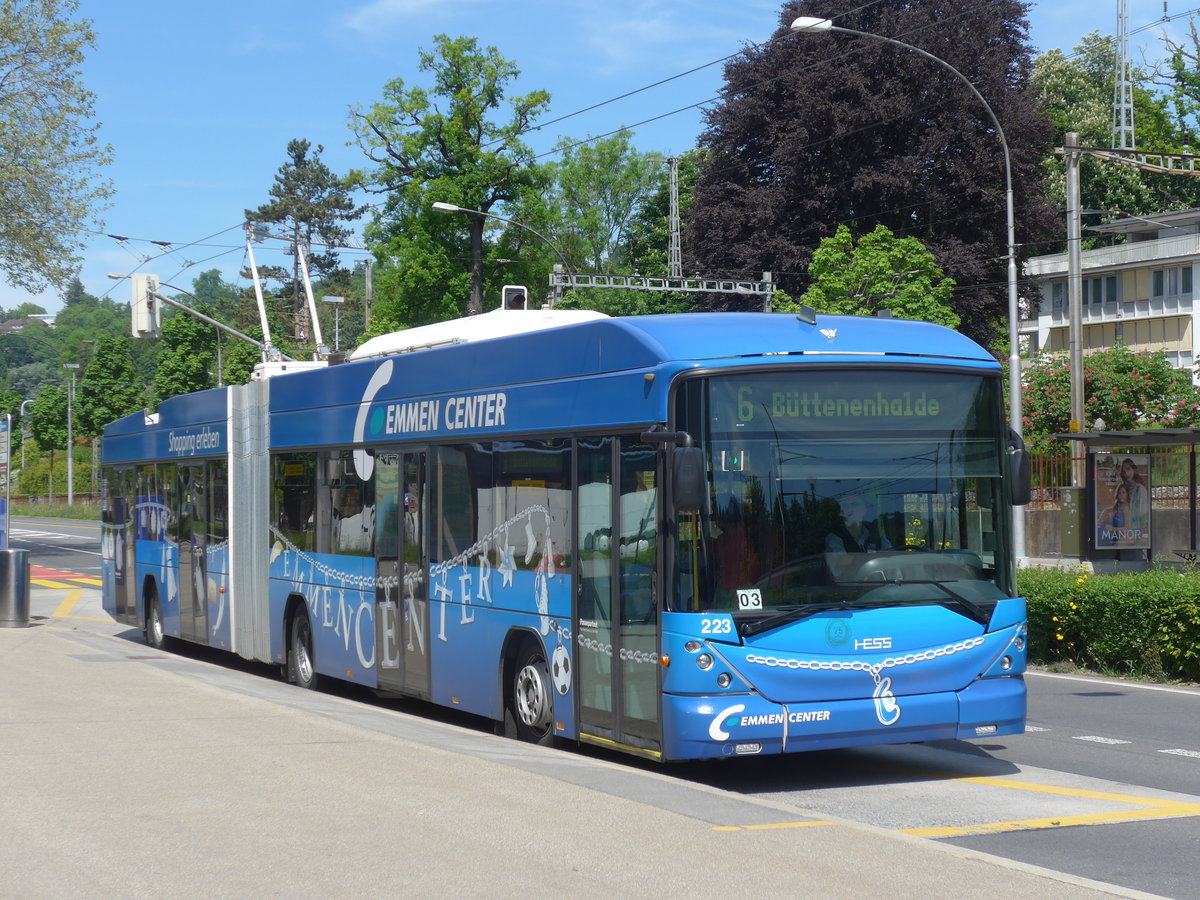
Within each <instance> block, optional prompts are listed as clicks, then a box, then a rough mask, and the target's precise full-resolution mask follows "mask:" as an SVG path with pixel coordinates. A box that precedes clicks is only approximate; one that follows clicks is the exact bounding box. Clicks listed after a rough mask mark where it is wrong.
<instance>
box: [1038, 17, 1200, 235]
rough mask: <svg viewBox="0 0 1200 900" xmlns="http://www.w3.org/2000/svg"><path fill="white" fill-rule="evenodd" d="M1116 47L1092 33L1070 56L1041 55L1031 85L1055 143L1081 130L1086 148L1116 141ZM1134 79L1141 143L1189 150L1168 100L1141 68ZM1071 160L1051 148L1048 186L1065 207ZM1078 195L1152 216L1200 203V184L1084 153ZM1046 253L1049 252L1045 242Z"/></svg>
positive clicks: (1087, 205) (1092, 205) (1104, 206)
mask: <svg viewBox="0 0 1200 900" xmlns="http://www.w3.org/2000/svg"><path fill="white" fill-rule="evenodd" d="M1115 48H1116V45H1115V42H1114V41H1113V39H1112V37H1110V36H1108V35H1100V34H1098V33H1097V32H1092V33H1091V34H1088V35H1085V36H1084V37H1083V39H1082V40H1081V41H1080V42H1079V44H1078V45H1077V46H1076V47H1075V50H1074V52H1073V53H1072V54H1071V55H1070V56H1069V57H1068V56H1064V54H1063V53H1062V51H1061V50H1050V51H1048V52H1046V53H1043V54H1042V55H1041V56H1039V57H1038V58H1037V60H1036V62H1035V64H1034V72H1033V78H1032V84H1033V87H1034V89H1035V90H1036V91H1037V93H1038V96H1039V97H1040V98H1041V101H1042V109H1043V110H1044V111H1045V113H1046V117H1047V118H1048V119H1049V120H1050V122H1051V123H1052V124H1053V125H1054V129H1055V145H1056V146H1062V143H1063V137H1064V135H1065V134H1066V133H1067V132H1069V131H1074V132H1076V133H1078V134H1079V138H1080V142H1081V143H1082V145H1083V146H1085V147H1108V146H1110V144H1111V140H1112V109H1113V107H1112V103H1113V86H1112V85H1113V66H1114V59H1115V54H1116V49H1115ZM1132 78H1133V100H1134V122H1135V126H1136V130H1137V131H1136V135H1137V146H1138V149H1139V150H1148V151H1151V152H1154V151H1158V152H1164V153H1170V152H1175V153H1178V152H1184V151H1185V150H1187V147H1188V144H1189V137H1188V134H1187V132H1186V131H1183V130H1181V129H1180V127H1179V121H1178V119H1177V118H1176V116H1175V115H1174V113H1173V111H1172V103H1171V101H1170V99H1169V98H1167V97H1165V96H1163V95H1162V94H1161V93H1160V92H1158V91H1157V90H1156V89H1155V86H1154V84H1153V83H1152V81H1151V79H1150V76H1149V75H1148V74H1147V73H1146V72H1144V71H1143V70H1141V69H1139V68H1137V67H1134V69H1133V71H1132ZM1065 165H1066V164H1065V162H1064V161H1063V159H1062V157H1061V156H1058V155H1056V154H1053V153H1051V154H1048V155H1047V156H1046V158H1045V160H1044V166H1045V169H1046V172H1047V176H1048V177H1047V190H1048V192H1049V194H1050V196H1052V197H1054V198H1055V199H1056V201H1057V202H1058V203H1059V204H1060V205H1062V204H1065V203H1066V169H1065ZM1080 200H1081V202H1082V205H1083V208H1084V209H1098V210H1111V211H1113V212H1127V213H1132V214H1134V215H1149V214H1151V213H1156V212H1162V211H1164V210H1168V209H1179V208H1184V207H1191V206H1196V205H1200V182H1198V181H1197V179H1195V178H1192V177H1179V176H1172V175H1161V174H1154V173H1148V172H1142V171H1139V170H1137V169H1133V168H1130V167H1128V166H1122V165H1117V164H1115V163H1111V162H1106V161H1102V160H1097V159H1094V158H1092V157H1089V156H1085V157H1084V158H1083V159H1082V160H1081V162H1080ZM1093 221H1094V220H1093ZM1085 241H1087V242H1088V243H1090V244H1097V243H1099V242H1100V239H1096V238H1088V237H1085ZM1040 252H1049V250H1048V248H1046V247H1042V248H1040Z"/></svg>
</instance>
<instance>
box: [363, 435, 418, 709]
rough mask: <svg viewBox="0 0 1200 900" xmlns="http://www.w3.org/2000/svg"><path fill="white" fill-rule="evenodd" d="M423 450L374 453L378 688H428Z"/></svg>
mask: <svg viewBox="0 0 1200 900" xmlns="http://www.w3.org/2000/svg"><path fill="white" fill-rule="evenodd" d="M425 465H426V453H425V451H423V450H422V451H416V452H408V453H401V452H400V451H399V450H398V449H397V450H390V449H389V450H382V451H377V452H376V454H375V502H376V504H377V513H376V516H375V523H376V535H375V559H376V563H375V565H376V570H375V574H376V580H375V585H376V586H375V604H376V607H375V622H376V625H375V631H376V647H377V648H378V649H377V659H378V667H377V678H378V682H379V686H380V687H381V688H385V689H391V690H397V691H401V692H403V693H405V694H410V695H412V696H415V697H424V698H428V697H429V696H430V691H429V597H428V594H427V593H426V580H427V579H426V574H425V573H426V570H427V568H428V566H427V559H426V555H425V541H424V534H425V527H424V523H425V508H426V507H425Z"/></svg>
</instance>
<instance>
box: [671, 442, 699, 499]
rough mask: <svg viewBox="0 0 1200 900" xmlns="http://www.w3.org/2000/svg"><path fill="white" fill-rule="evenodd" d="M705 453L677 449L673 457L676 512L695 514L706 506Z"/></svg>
mask: <svg viewBox="0 0 1200 900" xmlns="http://www.w3.org/2000/svg"><path fill="white" fill-rule="evenodd" d="M704 474H705V473H704V451H703V450H702V449H700V448H699V447H676V448H675V453H674V455H673V456H672V470H671V488H672V494H671V497H672V501H673V502H674V505H675V511H676V512H694V511H695V510H698V509H700V508H701V507H703V506H704V495H705V487H706V485H705V478H704Z"/></svg>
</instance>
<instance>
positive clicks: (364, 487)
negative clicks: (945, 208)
mask: <svg viewBox="0 0 1200 900" xmlns="http://www.w3.org/2000/svg"><path fill="white" fill-rule="evenodd" d="M268 365H269V364H268ZM268 375H270V377H267V376H268ZM1002 394H1003V391H1002V385H1001V371H1000V367H999V366H998V365H997V363H996V361H995V360H994V359H993V358H992V357H991V356H990V355H989V354H988V353H986V352H985V351H983V350H982V349H981V348H980V347H978V346H977V345H975V344H974V343H972V342H971V341H969V340H967V339H966V338H964V337H962V336H961V335H959V334H956V333H955V332H953V331H949V330H947V329H945V328H941V327H939V326H935V325H930V324H926V323H919V322H907V321H897V320H889V319H874V318H863V317H834V316H828V317H826V316H817V317H814V316H812V315H800V316H797V315H794V314H782V313H780V314H763V313H746V314H742V313H713V314H690V315H676V316H649V317H640V318H627V319H618V318H608V317H604V316H601V315H599V314H596V313H581V312H575V313H570V312H566V311H555V310H541V311H525V310H498V311H496V312H492V313H487V314H485V315H483V316H478V317H475V318H474V319H471V320H460V321H458V322H450V323H441V324H439V325H435V326H428V327H425V328H418V329H411V330H409V331H406V332H400V333H397V334H395V335H389V336H386V337H384V338H377V339H375V340H373V341H371V342H368V343H367V344H365V345H364V346H363V347H362V348H360V349H359V350H358V351H356V352H355V353H354V354H353V355H352V357H351V359H350V360H349V361H347V362H345V363H343V364H340V365H328V364H326V363H325V362H310V363H300V364H280V363H275V364H273V368H272V370H271V371H263V372H260V373H259V377H257V378H256V379H255V380H253V381H252V382H251V383H250V384H247V385H238V386H232V387H227V388H220V389H216V390H210V391H205V392H202V393H197V394H192V395H188V396H183V397H176V398H173V399H170V400H167V401H164V402H163V403H162V405H161V406H160V407H159V409H158V411H157V413H155V414H153V415H146V414H142V413H138V414H135V415H132V416H128V417H126V418H124V419H121V420H119V421H117V422H114V423H112V424H111V425H110V426H109V427H108V428H107V429H106V430H105V434H104V443H103V459H104V465H105V480H104V483H105V501H104V532H103V533H104V542H103V545H104V603H105V608H106V609H107V610H108V611H109V612H110V613H111V614H112V615H113V616H114V617H115V618H116V619H118V620H119V621H122V622H127V623H129V624H131V625H137V626H138V627H141V628H144V629H145V632H146V636H147V639H148V641H149V642H150V643H151V644H152V645H155V646H161V645H163V644H164V643H166V642H168V641H170V640H172V639H183V640H188V641H194V642H197V643H200V644H204V645H208V646H212V647H220V648H224V649H226V650H229V651H231V652H233V653H236V654H238V655H240V656H242V657H245V658H247V659H252V660H260V661H265V662H269V663H274V664H278V665H280V666H281V667H283V668H284V669H285V670H286V672H287V674H288V677H289V679H290V680H292V681H294V682H296V683H298V684H300V685H302V686H304V687H313V686H315V685H317V684H318V683H319V682H320V681H322V680H323V679H344V680H346V681H351V682H355V683H357V684H361V685H365V686H368V687H371V688H376V689H379V690H380V691H384V692H388V693H397V694H403V695H409V696H413V697H420V698H425V699H427V700H430V701H432V702H434V703H438V704H443V705H446V706H452V707H456V708H459V709H463V710H467V711H470V712H472V713H476V714H478V715H481V716H487V717H489V718H491V719H493V720H495V721H496V722H497V724H498V726H501V725H502V726H503V727H504V729H505V730H506V732H507V733H510V734H514V735H516V736H518V737H521V738H523V739H527V740H533V741H548V740H550V739H551V738H553V737H562V738H569V739H573V740H577V741H583V742H588V743H594V744H600V745H603V746H607V747H613V748H619V749H621V750H624V751H628V752H631V753H635V754H639V755H642V756H647V757H651V758H653V759H659V760H664V761H666V760H683V759H698V758H708V757H726V756H739V755H754V754H769V753H785V752H793V751H801V750H810V749H817V748H835V747H849V746H854V745H866V744H884V743H900V742H912V741H927V740H936V739H954V738H973V737H979V736H985V735H987V736H991V735H1000V734H1014V733H1019V732H1021V731H1022V730H1023V728H1024V720H1025V684H1024V680H1023V678H1022V673H1023V672H1024V669H1025V631H1026V625H1025V603H1024V601H1023V600H1022V599H1021V598H1019V597H1016V596H1014V594H1015V571H1014V560H1013V554H1012V543H1011V541H1012V538H1011V518H1012V517H1011V510H1012V504H1013V503H1014V502H1023V501H1022V500H1021V495H1022V494H1023V493H1027V491H1028V482H1027V471H1028V464H1027V461H1025V454H1024V448H1023V447H1022V446H1021V445H1020V440H1019V438H1016V437H1015V435H1013V434H1012V433H1011V432H1010V431H1009V430H1008V428H1007V426H1006V425H1005V422H1004V416H1003V400H1002ZM852 508H853V510H854V511H851V510H852ZM863 535H866V536H867V537H866V538H865V539H863V537H862V536H863Z"/></svg>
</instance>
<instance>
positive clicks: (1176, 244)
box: [1019, 209, 1200, 378]
mask: <svg viewBox="0 0 1200 900" xmlns="http://www.w3.org/2000/svg"><path fill="white" fill-rule="evenodd" d="M1087 218H1088V217H1085V220H1084V226H1085V230H1084V234H1085V236H1087V235H1095V234H1111V235H1124V238H1125V239H1124V242H1123V243H1120V244H1116V245H1114V246H1111V247H1100V248H1097V249H1094V250H1084V251H1083V254H1082V256H1083V271H1082V276H1083V351H1084V353H1088V352H1090V351H1092V350H1098V349H1101V348H1104V347H1111V346H1112V345H1113V344H1115V343H1116V342H1117V341H1119V340H1120V341H1124V342H1125V344H1126V345H1128V346H1129V347H1131V348H1132V349H1134V350H1151V351H1159V350H1161V351H1164V352H1165V353H1166V354H1167V358H1168V359H1169V360H1170V361H1171V364H1172V365H1174V366H1175V367H1176V368H1186V369H1189V370H1193V366H1194V365H1195V363H1196V362H1197V349H1196V347H1195V341H1196V335H1197V334H1198V333H1200V332H1198V327H1200V319H1198V317H1200V304H1198V303H1197V302H1196V300H1195V296H1196V290H1197V288H1198V287H1200V282H1198V279H1197V272H1196V268H1197V266H1198V265H1200V209H1188V210H1181V211H1178V212H1168V213H1161V214H1158V215H1152V216H1145V217H1139V218H1136V219H1134V218H1126V219H1119V220H1117V221H1115V222H1112V223H1110V224H1106V225H1094V226H1090V225H1089V224H1088V222H1087ZM1025 277H1026V278H1029V279H1033V280H1034V281H1035V282H1036V283H1037V284H1038V286H1039V288H1040V290H1041V305H1040V308H1039V309H1038V310H1036V313H1037V314H1036V317H1031V318H1029V319H1026V320H1022V321H1021V323H1020V325H1019V331H1020V334H1021V338H1022V340H1023V341H1026V342H1027V343H1028V345H1029V350H1030V352H1031V355H1032V353H1036V352H1038V351H1040V350H1052V351H1060V350H1061V351H1064V352H1066V351H1067V350H1069V349H1070V343H1069V333H1068V329H1069V326H1070V307H1069V304H1068V302H1067V254H1066V253H1056V254H1052V255H1049V256H1036V257H1032V258H1031V259H1029V260H1028V261H1026V263H1025ZM1195 377H1196V376H1195V372H1194V370H1193V378H1195Z"/></svg>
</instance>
